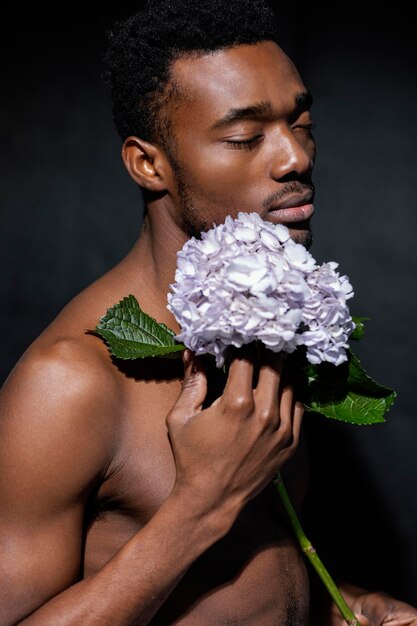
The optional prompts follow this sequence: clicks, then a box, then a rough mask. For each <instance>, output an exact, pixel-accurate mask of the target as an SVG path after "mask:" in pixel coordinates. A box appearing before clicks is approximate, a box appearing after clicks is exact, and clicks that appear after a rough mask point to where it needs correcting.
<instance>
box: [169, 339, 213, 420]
mask: <svg viewBox="0 0 417 626" xmlns="http://www.w3.org/2000/svg"><path fill="white" fill-rule="evenodd" d="M183 362H184V366H185V372H184V379H183V381H182V386H181V392H180V394H179V396H178V399H177V401H176V403H175V405H174V407H173V409H172V411H171V413H173V414H175V416H179V417H180V419H181V421H182V422H184V421H186V420H187V419H189V418H190V417H192V416H193V415H195V413H197V412H198V411H201V410H202V407H203V402H204V400H205V397H206V394H207V377H206V373H205V371H204V368H203V366H202V363H201V361H200V359H199V358H198V357H195V356H194V355H193V353H192V352H191V350H185V352H184V354H183Z"/></svg>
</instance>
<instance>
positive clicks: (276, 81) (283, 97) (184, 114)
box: [172, 41, 306, 126]
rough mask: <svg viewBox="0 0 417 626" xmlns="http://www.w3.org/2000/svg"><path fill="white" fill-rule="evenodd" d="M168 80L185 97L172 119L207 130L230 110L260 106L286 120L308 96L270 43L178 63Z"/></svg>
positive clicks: (294, 71)
mask: <svg viewBox="0 0 417 626" xmlns="http://www.w3.org/2000/svg"><path fill="white" fill-rule="evenodd" d="M172 77H173V78H174V80H175V82H176V83H178V85H179V87H180V90H181V92H182V93H183V94H184V95H185V96H186V98H185V103H184V105H183V106H180V107H178V108H177V110H176V113H175V114H174V117H175V122H178V123H179V124H180V125H181V122H187V124H188V125H189V124H190V123H192V122H193V121H194V122H196V123H199V124H203V125H204V126H210V125H211V124H212V123H214V122H215V121H216V120H217V119H219V118H221V117H222V116H223V115H224V114H225V113H226V112H227V111H228V110H229V109H230V108H237V107H246V106H251V105H253V104H254V103H256V102H259V101H264V102H271V104H272V106H273V108H274V110H275V111H276V112H277V114H278V115H283V116H284V115H287V114H289V113H291V111H292V110H293V109H294V103H295V99H296V97H297V95H298V94H299V93H300V92H303V91H306V89H305V86H304V84H303V82H302V80H301V78H300V75H299V73H298V71H297V69H296V68H295V66H294V64H293V63H292V61H291V60H290V59H289V58H288V57H287V55H286V54H285V53H284V52H283V51H282V50H281V48H279V46H278V45H277V44H276V43H274V42H272V41H265V42H260V43H257V44H253V45H238V46H234V47H232V48H227V49H224V50H217V51H215V52H213V53H211V52H209V53H207V54H204V55H202V56H186V57H182V58H180V59H177V60H176V61H174V63H173V66H172ZM175 122H174V125H176V124H175Z"/></svg>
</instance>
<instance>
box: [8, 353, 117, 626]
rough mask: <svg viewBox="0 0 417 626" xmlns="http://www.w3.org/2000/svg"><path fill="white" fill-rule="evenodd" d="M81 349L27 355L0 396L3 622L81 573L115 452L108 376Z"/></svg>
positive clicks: (28, 609) (36, 604)
mask: <svg viewBox="0 0 417 626" xmlns="http://www.w3.org/2000/svg"><path fill="white" fill-rule="evenodd" d="M81 352H82V351H81ZM81 356H82V355H81V354H80V351H79V350H78V349H73V347H72V346H71V345H68V343H66V342H63V343H61V344H58V345H55V346H54V347H53V348H52V349H49V350H48V351H47V352H46V353H41V354H38V353H36V354H35V356H27V357H26V358H23V359H21V361H20V362H19V363H18V364H17V366H16V367H15V369H14V370H13V372H12V374H11V375H10V377H9V379H8V380H7V381H6V383H5V385H4V387H3V389H2V391H1V394H0V502H1V506H0V588H1V591H2V593H1V596H2V603H1V606H0V623H1V624H9V623H14V622H15V621H17V620H20V619H22V618H23V617H24V616H25V615H27V614H28V613H31V612H33V611H34V610H35V609H37V608H38V607H39V606H40V605H41V604H43V603H44V602H45V601H47V600H48V599H49V598H50V597H52V596H53V595H55V594H56V593H59V592H60V591H61V590H63V589H64V588H66V587H68V586H69V585H70V584H72V583H73V582H75V581H76V580H77V578H78V575H79V570H80V564H81V554H82V542H83V517H84V509H85V503H86V500H87V498H88V495H89V493H91V489H92V488H93V486H94V485H95V484H97V481H98V480H99V479H100V477H101V476H102V475H103V473H104V471H105V469H106V467H107V465H108V463H109V460H110V457H111V449H110V444H109V441H111V437H110V434H111V433H110V431H111V426H110V422H109V419H108V411H109V405H108V403H107V404H106V402H105V398H106V390H105V389H102V385H103V382H104V383H105V382H106V381H103V376H102V375H101V374H100V373H99V372H98V370H97V367H94V365H95V364H94V363H92V362H91V359H90V358H89V356H87V358H84V359H83V358H81ZM110 387H111V386H110Z"/></svg>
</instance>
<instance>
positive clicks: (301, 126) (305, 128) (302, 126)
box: [293, 122, 317, 130]
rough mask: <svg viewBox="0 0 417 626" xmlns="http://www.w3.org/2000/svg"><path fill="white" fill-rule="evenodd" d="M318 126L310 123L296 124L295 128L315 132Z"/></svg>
mask: <svg viewBox="0 0 417 626" xmlns="http://www.w3.org/2000/svg"><path fill="white" fill-rule="evenodd" d="M316 126H317V124H316V123H315V122H310V124H296V125H295V126H293V128H302V129H304V130H313V128H316Z"/></svg>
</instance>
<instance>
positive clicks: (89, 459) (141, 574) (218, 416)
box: [0, 0, 417, 626]
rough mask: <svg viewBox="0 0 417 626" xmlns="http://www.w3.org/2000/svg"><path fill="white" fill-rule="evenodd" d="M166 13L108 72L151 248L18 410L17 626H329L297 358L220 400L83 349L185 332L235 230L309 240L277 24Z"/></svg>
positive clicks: (91, 291) (4, 461) (257, 8)
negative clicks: (144, 331) (201, 271)
mask: <svg viewBox="0 0 417 626" xmlns="http://www.w3.org/2000/svg"><path fill="white" fill-rule="evenodd" d="M153 4H154V5H155V6H153V5H152V3H149V5H148V8H147V9H146V11H145V12H144V13H143V14H140V15H135V16H132V17H131V18H129V19H127V20H126V21H125V22H122V23H120V24H119V25H117V26H115V29H114V32H113V33H112V34H111V36H110V40H109V47H108V50H107V53H106V58H105V60H106V67H107V77H108V81H109V84H110V85H111V87H112V94H113V102H114V118H115V122H116V126H117V128H118V131H119V133H120V134H121V136H122V138H123V149H122V156H123V159H124V163H125V165H126V168H127V170H128V171H129V173H130V175H131V176H132V178H133V179H134V180H135V181H136V182H137V183H138V184H139V185H140V187H141V188H142V189H143V190H144V195H145V199H146V209H147V211H146V216H145V221H144V226H143V229H142V232H141V234H140V237H139V240H138V241H137V243H136V244H135V245H134V247H133V249H132V250H131V252H130V253H129V254H128V255H127V256H126V258H125V259H123V260H122V262H121V263H120V264H118V265H117V266H116V267H114V268H113V269H112V270H111V271H110V272H108V273H107V274H105V275H104V276H102V277H101V278H100V279H99V280H98V281H96V282H95V283H93V284H92V285H90V286H89V287H88V288H87V289H86V290H84V291H83V292H82V293H80V294H79V295H78V296H77V297H76V298H74V299H73V300H72V301H71V302H70V303H69V304H68V305H67V306H66V307H65V308H64V309H63V311H62V312H61V313H60V314H59V315H58V317H57V318H56V319H55V320H54V321H53V323H52V324H51V325H50V326H49V327H48V328H47V329H46V330H45V331H44V332H43V333H42V334H41V335H40V337H39V338H38V339H37V340H36V341H35V342H34V343H33V344H32V345H31V346H30V348H29V349H28V350H27V351H26V353H25V354H24V355H23V357H22V358H21V359H20V361H19V363H18V364H17V365H16V367H15V368H14V370H13V372H12V374H11V375H10V377H9V379H8V380H7V382H6V384H5V386H4V388H3V390H2V396H1V418H2V419H1V436H0V448H1V452H0V454H1V474H0V490H1V502H2V506H1V510H0V536H1V543H0V546H1V547H0V550H1V553H0V555H1V559H0V563H1V588H2V603H1V606H0V624H1V626H6V625H11V624H17V623H24V624H28V625H32V624H34V625H36V624H40V625H46V624H54V625H55V624H60V625H66V624H68V625H74V624H77V625H78V624H81V625H84V624H85V625H89V624H91V625H96V624H97V625H103V624H106V625H120V626H125V625H128V624H129V625H130V624H140V625H145V624H153V625H155V626H156V625H163V624H181V625H188V626H191V625H199V626H200V625H201V626H205V625H218V624H239V625H240V624H242V625H243V624H251V625H256V626H272V625H290V624H293V625H295V624H308V622H309V606H310V597H309V582H308V575H307V570H306V567H305V565H304V561H303V559H302V556H301V554H300V551H299V548H298V546H297V545H296V544H295V542H294V539H293V537H292V534H291V532H290V531H289V529H288V527H287V524H286V521H285V517H284V515H283V512H282V510H281V509H280V507H279V506H278V504H277V496H276V494H275V492H274V490H273V489H272V488H271V486H270V481H271V478H272V477H273V475H274V473H275V471H276V470H277V469H278V468H282V470H283V473H284V475H285V477H286V480H287V482H288V486H289V489H290V491H291V493H292V499H293V500H294V501H295V503H296V505H297V507H298V508H299V509H300V508H301V505H302V502H303V497H304V493H305V490H306V480H307V477H306V460H305V449H304V444H303V439H302V437H300V434H301V421H302V413H303V407H302V406H301V405H300V403H299V402H297V400H296V398H295V396H294V391H293V389H292V387H291V384H290V382H291V381H288V380H286V377H285V365H284V361H283V359H282V358H281V356H279V355H278V356H277V355H274V354H272V353H270V352H268V351H266V350H265V351H264V353H263V354H261V355H260V356H257V355H255V354H254V353H253V352H252V351H251V350H250V349H246V350H241V351H237V352H236V353H235V355H234V359H233V360H232V363H231V366H230V371H229V375H228V377H227V380H222V374H221V373H220V372H217V371H215V370H214V368H213V367H212V365H211V362H210V360H209V359H207V360H205V359H199V360H198V359H195V358H193V355H192V354H191V353H190V352H189V351H186V352H185V354H184V368H185V369H184V368H183V367H182V364H181V366H180V365H178V363H177V362H176V361H174V360H172V361H170V360H167V361H163V360H158V359H155V360H150V361H149V360H148V361H146V360H145V361H143V362H139V361H137V362H133V363H130V364H128V365H126V363H124V362H117V361H116V360H114V361H112V360H111V359H110V357H109V354H108V351H107V348H106V346H105V345H104V344H103V342H102V341H101V340H100V339H98V338H97V337H95V336H93V335H91V334H88V333H86V332H85V330H86V329H89V328H90V329H91V328H94V327H95V325H96V324H97V322H98V319H99V317H100V316H101V315H102V314H103V313H104V311H105V310H106V308H107V307H109V306H111V305H112V304H114V303H115V302H117V301H118V300H120V299H121V298H122V297H123V296H125V295H126V294H128V293H133V294H134V295H135V296H136V297H137V298H138V300H139V302H140V304H141V306H142V308H143V309H144V310H145V311H146V312H147V313H149V314H150V315H152V316H153V317H155V318H156V319H157V320H158V321H160V322H164V323H166V324H167V325H169V326H170V327H171V328H173V329H174V330H178V326H177V325H176V323H175V320H174V319H173V318H172V316H171V315H170V314H169V312H168V310H167V309H166V295H167V293H168V290H169V284H170V283H171V282H173V278H174V272H175V267H176V253H177V251H178V250H179V249H180V248H181V247H182V245H183V244H184V243H185V241H186V240H187V239H188V238H189V237H190V236H191V235H198V234H199V233H200V232H201V231H202V230H205V229H207V228H209V227H211V226H212V225H213V223H220V222H221V221H223V220H224V218H225V216H226V215H228V214H230V215H232V216H235V215H236V214H237V212H238V211H248V212H249V211H256V212H258V213H259V214H260V215H261V217H262V218H263V219H265V220H270V221H272V222H274V223H285V224H286V225H287V226H288V227H289V228H290V231H291V236H292V237H293V238H294V239H295V240H296V241H299V242H301V243H304V244H305V245H309V244H310V240H311V233H310V218H311V216H312V212H313V206H312V200H313V185H312V180H311V173H312V168H313V162H314V153H315V145H314V140H313V137H312V134H311V129H312V119H311V115H310V111H309V107H310V104H311V97H310V96H309V94H308V91H307V89H306V87H305V85H304V84H303V82H302V80H301V78H300V76H299V74H298V72H297V70H296V69H295V67H294V66H293V64H292V63H291V61H290V60H289V59H288V57H287V56H286V55H285V54H284V52H283V51H282V50H281V49H280V48H279V46H278V44H277V43H276V42H275V41H274V39H275V35H274V31H273V28H272V26H271V24H272V16H271V15H270V13H269V11H268V10H267V9H266V8H265V7H264V5H263V4H262V2H258V1H255V2H253V1H249V0H239V2H238V1H237V0H229V1H228V2H227V3H226V2H217V1H216V0H212V1H208V0H200V1H196V0H192V1H187V2H186V1H177V2H176V3H175V6H173V4H172V3H171V2H169V1H168V0H166V1H165V0H162V1H159V2H158V3H153ZM254 379H256V386H255V388H253V380H254ZM342 591H345V594H346V597H347V600H348V602H349V604H351V605H352V606H353V608H354V610H355V611H356V613H358V614H359V613H363V614H364V615H366V616H367V617H366V618H364V619H363V620H362V623H363V624H388V623H389V624H390V625H391V626H394V625H397V626H399V625H400V624H401V625H404V624H417V611H416V610H415V609H413V608H412V607H410V606H407V605H405V604H404V603H401V602H399V601H396V600H394V599H392V598H389V597H388V596H385V595H384V594H376V593H368V592H366V591H365V590H360V589H357V588H355V587H353V586H348V585H344V586H342ZM313 600H314V597H312V598H311V601H313ZM328 619H329V621H328V623H329V624H333V625H337V624H342V621H341V620H340V618H339V617H338V614H337V612H335V611H334V612H332V614H331V616H329V618H328ZM321 623H324V621H321Z"/></svg>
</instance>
